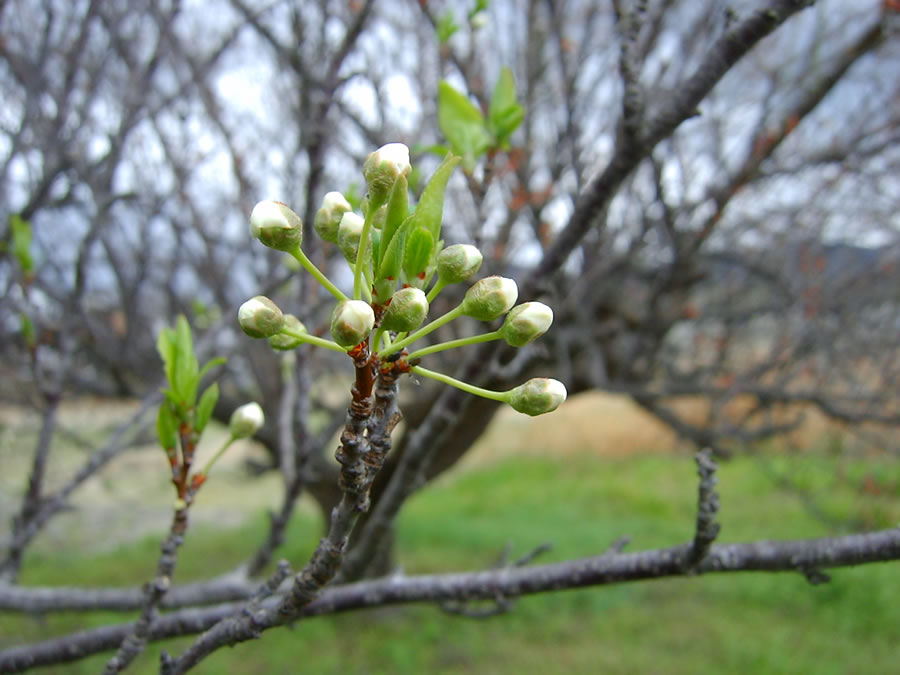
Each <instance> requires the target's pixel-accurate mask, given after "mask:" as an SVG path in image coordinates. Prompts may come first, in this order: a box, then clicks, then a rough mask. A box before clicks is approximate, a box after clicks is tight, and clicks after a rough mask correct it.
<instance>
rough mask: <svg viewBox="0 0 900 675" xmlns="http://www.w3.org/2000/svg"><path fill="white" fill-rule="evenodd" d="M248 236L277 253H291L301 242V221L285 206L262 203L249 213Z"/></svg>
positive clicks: (276, 203) (270, 202)
mask: <svg viewBox="0 0 900 675" xmlns="http://www.w3.org/2000/svg"><path fill="white" fill-rule="evenodd" d="M250 234H252V235H253V236H254V237H255V238H256V239H259V240H260V242H262V243H263V244H265V245H266V246H268V247H269V248H274V249H275V250H277V251H287V252H290V251H293V250H294V249H295V248H298V247H299V246H300V244H301V243H302V242H303V221H302V220H300V216H298V215H297V214H296V213H294V212H293V211H291V209H290V208H288V206H287V204H282V203H281V202H273V201H264V202H260V203H259V204H257V205H256V206H254V207H253V211H252V212H251V213H250Z"/></svg>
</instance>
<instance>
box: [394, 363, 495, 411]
mask: <svg viewBox="0 0 900 675" xmlns="http://www.w3.org/2000/svg"><path fill="white" fill-rule="evenodd" d="M410 370H412V372H414V373H415V374H416V375H421V376H422V377H430V378H431V379H432V380H437V381H438V382H443V383H444V384H449V385H450V386H451V387H456V388H457V389H462V390H463V391H465V392H468V393H469V394H475V396H481V397H482V398H489V399H491V400H492V401H500V402H501V403H506V399H507V398H508V395H509V392H508V391H491V390H490V389H482V388H481V387H476V386H475V385H474V384H469V383H468V382H463V381H462V380H457V379H456V378H455V377H450V376H449V375H444V374H443V373H438V372H435V371H434V370H428V369H427V368H423V367H422V366H413V367H412V368H411V369H410Z"/></svg>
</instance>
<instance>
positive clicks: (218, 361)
mask: <svg viewBox="0 0 900 675" xmlns="http://www.w3.org/2000/svg"><path fill="white" fill-rule="evenodd" d="M225 363H228V359H226V358H225V357H224V356H216V357H215V358H212V359H210V360H209V361H207V362H206V363H204V364H203V367H202V368H201V369H200V372H199V373H198V374H197V379H198V380H202V379H203V376H204V375H206V374H207V373H208V372H209V370H210V368H215V367H216V366H221V365H222V364H225Z"/></svg>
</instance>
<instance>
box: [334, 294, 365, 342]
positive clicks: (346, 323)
mask: <svg viewBox="0 0 900 675" xmlns="http://www.w3.org/2000/svg"><path fill="white" fill-rule="evenodd" d="M374 327H375V312H373V311H372V308H371V307H370V306H369V305H368V303H365V302H363V301H362V300H344V301H342V302H339V303H338V305H337V307H335V308H334V311H333V312H332V313H331V337H332V338H334V341H335V342H337V343H338V344H339V345H340V346H341V347H353V346H355V345H358V344H359V343H360V342H362V341H363V340H365V339H366V338H367V337H369V333H371V332H372V328H374Z"/></svg>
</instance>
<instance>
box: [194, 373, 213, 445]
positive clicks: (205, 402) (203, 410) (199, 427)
mask: <svg viewBox="0 0 900 675" xmlns="http://www.w3.org/2000/svg"><path fill="white" fill-rule="evenodd" d="M218 400H219V385H218V384H217V383H216V382H213V383H212V384H211V385H209V386H208V387H207V388H206V390H205V391H204V392H203V394H202V395H201V396H200V401H199V402H198V403H197V408H196V409H195V410H194V431H196V432H197V433H198V434H199V433H203V429H204V428H206V423H207V422H209V418H210V417H211V416H212V412H213V408H215V407H216V402H217V401H218Z"/></svg>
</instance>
